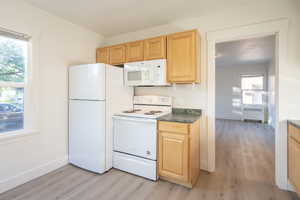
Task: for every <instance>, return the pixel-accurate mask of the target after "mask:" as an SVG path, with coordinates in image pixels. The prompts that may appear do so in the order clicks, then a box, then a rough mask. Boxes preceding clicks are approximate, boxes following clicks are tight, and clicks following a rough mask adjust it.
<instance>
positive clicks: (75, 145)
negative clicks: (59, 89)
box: [69, 100, 107, 173]
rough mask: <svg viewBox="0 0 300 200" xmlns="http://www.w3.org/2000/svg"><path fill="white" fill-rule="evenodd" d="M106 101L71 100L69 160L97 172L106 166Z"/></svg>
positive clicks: (101, 171) (102, 170)
mask: <svg viewBox="0 0 300 200" xmlns="http://www.w3.org/2000/svg"><path fill="white" fill-rule="evenodd" d="M105 148H106V147H105V102H104V101H79V100H70V102H69V162H70V163H72V164H74V165H76V166H78V167H81V168H84V169H87V170H90V171H93V172H97V173H103V172H105V171H106V170H107V169H106V167H105V160H106V151H105Z"/></svg>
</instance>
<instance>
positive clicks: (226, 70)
mask: <svg viewBox="0 0 300 200" xmlns="http://www.w3.org/2000/svg"><path fill="white" fill-rule="evenodd" d="M267 71H268V68H267V66H266V64H243V65H237V66H218V65H216V118H217V119H230V120H241V119H242V115H241V109H240V107H234V106H233V104H232V103H233V99H238V100H241V99H240V98H241V96H238V95H236V94H234V93H233V88H234V87H237V88H241V75H263V76H264V86H265V88H264V89H265V91H266V90H267V83H268V81H267V80H268V73H267Z"/></svg>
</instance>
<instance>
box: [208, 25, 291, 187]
mask: <svg viewBox="0 0 300 200" xmlns="http://www.w3.org/2000/svg"><path fill="white" fill-rule="evenodd" d="M287 30H288V20H287V19H279V20H273V21H267V22H260V23H255V24H250V25H244V26H239V27H234V28H227V29H222V30H217V31H211V32H208V33H207V52H208V55H207V59H208V67H207V70H208V71H207V91H208V97H207V102H208V104H207V142H208V147H207V149H208V152H207V163H208V165H207V166H208V167H207V169H208V171H210V172H214V171H215V161H216V159H215V155H216V152H215V150H216V146H215V141H216V140H215V139H216V135H215V76H216V74H215V70H216V66H215V45H216V44H217V43H220V42H229V41H235V40H242V39H249V38H258V37H263V36H269V35H275V36H276V59H277V60H276V64H275V68H276V69H275V94H276V95H275V106H276V113H275V122H274V123H275V179H276V185H277V186H278V187H279V188H281V189H286V190H287V189H290V187H289V184H288V179H287V129H286V123H285V119H284V115H283V114H280V110H279V108H280V107H279V105H280V103H282V102H280V101H279V100H280V98H279V97H280V93H279V70H280V69H284V67H285V62H286V52H287Z"/></svg>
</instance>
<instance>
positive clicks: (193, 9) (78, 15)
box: [25, 0, 251, 36]
mask: <svg viewBox="0 0 300 200" xmlns="http://www.w3.org/2000/svg"><path fill="white" fill-rule="evenodd" d="M25 1H26V2H28V3H30V4H32V5H33V6H36V7H39V8H41V9H43V10H46V11H47V12H49V13H52V14H55V15H57V16H60V17H62V18H64V19H66V20H68V21H70V22H72V23H74V24H78V25H81V26H83V27H86V28H88V29H90V30H93V31H95V32H98V33H99V34H101V35H103V36H113V35H117V34H121V33H127V32H132V31H137V30H141V29H144V28H149V27H153V26H158V25H162V24H167V23H170V22H172V21H176V20H182V19H186V18H194V17H200V16H201V15H204V14H207V13H211V12H215V11H217V10H220V9H221V10H224V9H225V8H228V9H229V8H232V7H233V6H240V5H242V6H246V5H247V4H248V3H250V2H251V1H248V0H226V1H220V0H25ZM229 5H230V6H229Z"/></svg>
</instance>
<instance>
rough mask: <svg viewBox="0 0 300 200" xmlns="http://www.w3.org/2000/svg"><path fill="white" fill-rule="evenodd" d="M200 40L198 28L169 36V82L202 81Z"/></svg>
mask: <svg viewBox="0 0 300 200" xmlns="http://www.w3.org/2000/svg"><path fill="white" fill-rule="evenodd" d="M199 41H200V38H199V34H198V31H197V30H192V31H186V32H181V33H175V34H171V35H168V36H167V58H168V67H167V79H168V82H170V83H198V82H200V63H199V62H200V60H199V57H200V53H199V51H200V50H199Z"/></svg>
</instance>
